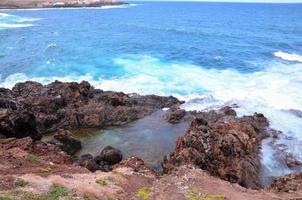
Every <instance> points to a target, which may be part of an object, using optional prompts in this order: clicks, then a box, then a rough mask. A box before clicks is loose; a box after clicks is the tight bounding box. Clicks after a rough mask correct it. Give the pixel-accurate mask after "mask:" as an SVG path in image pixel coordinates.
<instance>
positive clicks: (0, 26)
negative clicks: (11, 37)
mask: <svg viewBox="0 0 302 200" xmlns="http://www.w3.org/2000/svg"><path fill="white" fill-rule="evenodd" d="M31 26H34V25H33V24H8V23H0V29H7V28H26V27H31Z"/></svg>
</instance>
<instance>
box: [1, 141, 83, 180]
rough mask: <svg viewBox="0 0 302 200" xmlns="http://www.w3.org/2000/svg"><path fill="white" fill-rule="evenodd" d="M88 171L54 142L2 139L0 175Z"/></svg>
mask: <svg viewBox="0 0 302 200" xmlns="http://www.w3.org/2000/svg"><path fill="white" fill-rule="evenodd" d="M63 172H68V173H73V172H87V170H85V169H84V168H80V167H79V166H78V167H77V166H75V165H74V164H73V161H72V159H71V157H70V156H69V155H67V154H66V153H65V152H63V151H61V150H60V149H59V148H58V147H56V146H55V145H52V144H48V143H44V142H41V141H34V140H33V139H31V138H30V137H25V138H20V139H17V138H8V139H0V177H2V176H4V175H8V174H10V175H17V174H26V173H37V174H41V175H43V174H47V173H54V174H61V173H63Z"/></svg>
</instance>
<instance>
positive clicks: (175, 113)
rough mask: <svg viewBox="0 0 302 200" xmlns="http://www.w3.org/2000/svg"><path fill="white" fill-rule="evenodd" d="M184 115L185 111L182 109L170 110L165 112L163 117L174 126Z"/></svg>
mask: <svg viewBox="0 0 302 200" xmlns="http://www.w3.org/2000/svg"><path fill="white" fill-rule="evenodd" d="M185 115H186V111H185V110H183V109H176V110H173V109H170V110H168V111H167V113H166V115H165V120H166V121H167V122H169V123H172V124H176V123H179V122H180V121H181V120H182V119H183V118H184V116H185Z"/></svg>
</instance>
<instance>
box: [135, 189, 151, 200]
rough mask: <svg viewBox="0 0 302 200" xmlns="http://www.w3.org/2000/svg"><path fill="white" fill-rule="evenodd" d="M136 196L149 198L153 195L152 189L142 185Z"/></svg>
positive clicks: (143, 198)
mask: <svg viewBox="0 0 302 200" xmlns="http://www.w3.org/2000/svg"><path fill="white" fill-rule="evenodd" d="M136 196H137V197H138V198H139V199H142V200H148V199H149V198H150V196H151V190H150V188H148V187H142V188H140V189H139V190H138V191H137V193H136Z"/></svg>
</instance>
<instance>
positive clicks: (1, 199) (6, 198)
mask: <svg viewBox="0 0 302 200" xmlns="http://www.w3.org/2000/svg"><path fill="white" fill-rule="evenodd" d="M0 200H12V199H11V198H9V197H0Z"/></svg>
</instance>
